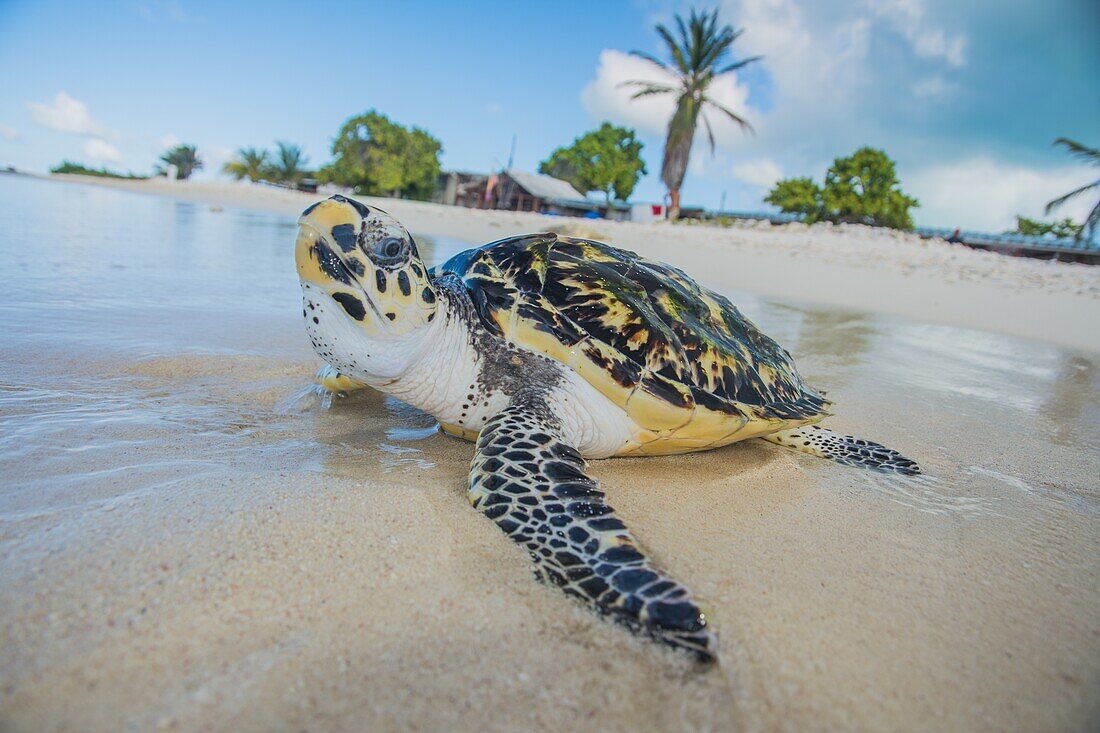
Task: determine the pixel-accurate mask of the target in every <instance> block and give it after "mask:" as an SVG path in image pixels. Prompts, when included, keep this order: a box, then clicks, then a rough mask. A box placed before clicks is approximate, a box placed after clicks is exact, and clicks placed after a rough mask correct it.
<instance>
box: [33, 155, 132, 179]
mask: <svg viewBox="0 0 1100 733" xmlns="http://www.w3.org/2000/svg"><path fill="white" fill-rule="evenodd" d="M50 173H72V174H74V175H78V176H97V177H99V178H123V179H126V180H136V181H144V180H145V179H146V178H148V177H149V176H139V175H135V174H133V173H119V172H118V171H112V170H108V169H106V168H88V167H87V166H83V165H80V164H79V163H73V162H72V161H69V160H63V161H61V165H56V166H54V167H53V168H50Z"/></svg>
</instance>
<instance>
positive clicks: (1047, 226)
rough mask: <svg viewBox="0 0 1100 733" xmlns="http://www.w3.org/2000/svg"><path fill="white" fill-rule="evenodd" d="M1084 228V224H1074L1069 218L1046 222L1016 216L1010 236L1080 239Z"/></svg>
mask: <svg viewBox="0 0 1100 733" xmlns="http://www.w3.org/2000/svg"><path fill="white" fill-rule="evenodd" d="M1084 228H1085V225H1084V224H1074V223H1073V219H1069V218H1066V219H1062V220H1061V221H1053V222H1048V221H1036V220H1035V219H1028V218H1027V217H1026V216H1017V217H1016V229H1015V230H1013V231H1012V232H1010V234H1026V235H1028V236H1032V237H1043V236H1046V235H1047V234H1050V235H1051V236H1054V237H1058V238H1059V239H1080V238H1081V230H1082V229H1084Z"/></svg>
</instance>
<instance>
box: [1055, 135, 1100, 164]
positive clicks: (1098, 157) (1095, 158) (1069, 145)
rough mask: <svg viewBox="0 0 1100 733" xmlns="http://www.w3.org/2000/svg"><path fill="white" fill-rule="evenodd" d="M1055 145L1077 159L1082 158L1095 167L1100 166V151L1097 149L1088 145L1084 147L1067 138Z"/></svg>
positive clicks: (1059, 139)
mask: <svg viewBox="0 0 1100 733" xmlns="http://www.w3.org/2000/svg"><path fill="white" fill-rule="evenodd" d="M1053 144H1054V145H1061V146H1062V147H1064V148H1065V149H1066V150H1067V151H1069V154H1070V155H1072V156H1074V157H1075V158H1080V159H1081V160H1083V161H1085V162H1086V163H1092V164H1093V165H1100V150H1097V149H1096V148H1090V147H1088V146H1087V145H1082V144H1081V143H1079V142H1077V141H1076V140H1070V139H1069V138H1067V137H1060V138H1058V139H1057V140H1055V141H1054V143H1053Z"/></svg>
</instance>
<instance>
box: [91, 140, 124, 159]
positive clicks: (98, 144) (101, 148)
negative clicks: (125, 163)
mask: <svg viewBox="0 0 1100 733" xmlns="http://www.w3.org/2000/svg"><path fill="white" fill-rule="evenodd" d="M83 150H84V155H86V156H88V157H89V158H91V159H92V160H99V161H103V162H105V163H118V162H119V161H121V160H122V153H120V152H119V151H118V148H116V147H115V146H114V145H111V143H109V142H107V141H106V140H102V139H100V138H98V137H92V138H88V140H87V141H85V143H84V148H83Z"/></svg>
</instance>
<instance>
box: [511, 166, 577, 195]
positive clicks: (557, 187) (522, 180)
mask: <svg viewBox="0 0 1100 733" xmlns="http://www.w3.org/2000/svg"><path fill="white" fill-rule="evenodd" d="M505 173H507V174H508V176H509V177H510V178H511V179H512V180H513V181H515V182H516V183H518V184H519V185H520V186H522V187H523V189H524V190H525V191H527V193H529V194H531V195H532V196H537V197H538V198H541V199H560V200H578V201H584V200H585V198H584V194H583V193H581V192H579V191H578V190H577V189H575V188H573V187H572V186H571V185H569V184H568V183H566V182H565V181H563V180H561V179H560V178H554V177H553V176H545V175H543V174H541V173H526V172H524V171H517V170H516V169H514V168H509V169H508V170H506V171H505Z"/></svg>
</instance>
